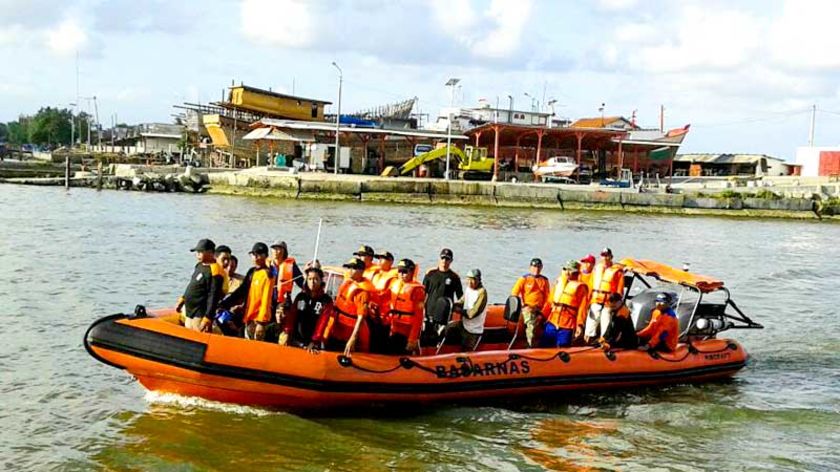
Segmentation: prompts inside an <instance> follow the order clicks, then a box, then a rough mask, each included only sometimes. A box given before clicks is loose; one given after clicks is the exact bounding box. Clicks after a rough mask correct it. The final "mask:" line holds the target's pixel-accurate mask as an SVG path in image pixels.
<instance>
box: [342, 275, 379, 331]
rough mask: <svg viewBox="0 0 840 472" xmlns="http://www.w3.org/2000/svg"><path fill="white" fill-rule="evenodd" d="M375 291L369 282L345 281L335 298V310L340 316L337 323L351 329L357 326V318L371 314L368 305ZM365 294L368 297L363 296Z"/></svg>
mask: <svg viewBox="0 0 840 472" xmlns="http://www.w3.org/2000/svg"><path fill="white" fill-rule="evenodd" d="M375 291H376V289H375V288H374V287H373V285H372V284H371V283H370V281H369V280H362V281H360V282H356V281H355V280H353V279H347V280H345V281H344V283H342V284H341V287H339V289H338V294H337V295H336V297H335V308H336V311H337V312H338V315H339V316H338V317H337V322H338V323H340V324H344V325H349V326H351V327H352V326H355V325H356V318H357V317H363V316H367V315H368V314H369V313H368V305H367V304H368V302H369V300H370V294H372V293H374V292H375ZM364 293H367V294H368V296H367V297H364V296H362V295H363V294H364Z"/></svg>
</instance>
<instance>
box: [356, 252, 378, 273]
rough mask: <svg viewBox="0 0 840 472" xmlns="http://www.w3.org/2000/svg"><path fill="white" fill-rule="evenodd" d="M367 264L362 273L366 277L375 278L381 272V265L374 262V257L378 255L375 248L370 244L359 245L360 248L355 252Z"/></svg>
mask: <svg viewBox="0 0 840 472" xmlns="http://www.w3.org/2000/svg"><path fill="white" fill-rule="evenodd" d="M353 255H354V256H356V257H358V258H359V259H361V260H362V262H364V264H365V270H364V272H363V273H362V275H363V276H364V278H366V279H368V280H373V277H374V276H375V275H376V273H377V272H379V266H378V265H376V264H374V263H373V258H374V256H376V253H375V252H374V250H373V248H372V247H370V246H359V249H358V250H357V251H356V252H354V253H353Z"/></svg>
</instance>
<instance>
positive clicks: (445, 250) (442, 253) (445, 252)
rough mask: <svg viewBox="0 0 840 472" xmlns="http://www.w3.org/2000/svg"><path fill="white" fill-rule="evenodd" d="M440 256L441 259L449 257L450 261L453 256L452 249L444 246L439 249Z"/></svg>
mask: <svg viewBox="0 0 840 472" xmlns="http://www.w3.org/2000/svg"><path fill="white" fill-rule="evenodd" d="M440 258H441V259H444V258H446V259H449V260H450V261H451V260H452V259H453V257H452V249H449V248H447V247H445V248H443V249H441V250H440Z"/></svg>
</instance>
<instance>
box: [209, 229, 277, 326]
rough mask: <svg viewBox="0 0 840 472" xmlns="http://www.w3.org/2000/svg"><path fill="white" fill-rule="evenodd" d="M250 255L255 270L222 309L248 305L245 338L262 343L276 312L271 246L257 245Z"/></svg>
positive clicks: (244, 311) (221, 305)
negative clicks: (269, 265)
mask: <svg viewBox="0 0 840 472" xmlns="http://www.w3.org/2000/svg"><path fill="white" fill-rule="evenodd" d="M249 254H251V258H252V259H253V261H254V266H253V267H251V268H250V269H249V270H248V272H247V273H246V274H245V278H244V279H243V280H242V284H241V285H239V287H237V289H236V290H234V291H233V292H232V293H230V294H229V295H228V296H227V297H225V298H224V299H223V300H222V302H221V303H220V304H219V307H220V308H221V309H225V310H230V309H231V308H233V307H235V306H237V305H242V304H244V309H243V310H242V324H243V325H244V326H245V336H246V337H247V338H250V339H256V340H258V341H262V340H264V339H265V331H266V326H268V324H269V323H271V321H272V319H271V318H272V313H273V312H274V310H273V308H274V296H273V294H274V284H275V280H274V277H273V276H272V272H271V268H270V267H268V264H267V260H268V246H266V245H265V243H255V244H254V246H253V248H251V252H250V253H249Z"/></svg>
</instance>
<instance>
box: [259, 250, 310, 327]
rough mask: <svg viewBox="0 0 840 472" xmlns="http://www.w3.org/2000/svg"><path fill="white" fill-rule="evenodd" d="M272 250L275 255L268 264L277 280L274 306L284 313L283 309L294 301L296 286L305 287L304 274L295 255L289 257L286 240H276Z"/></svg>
mask: <svg viewBox="0 0 840 472" xmlns="http://www.w3.org/2000/svg"><path fill="white" fill-rule="evenodd" d="M271 251H272V252H273V257H272V258H271V260H269V263H268V266H269V267H270V268H271V275H272V276H273V277H274V279H275V280H276V281H277V287H276V290H275V292H274V306H276V307H277V309H278V310H279V311H280V314H281V315H282V312H283V309H284V308H286V307H287V306H288V305H289V304H290V303H291V302H292V299H291V295H292V289H294V286H295V285H297V286H298V288H299V289H301V290H302V289H303V286H304V281H303V274H302V273H301V271H300V267H298V265H297V261H295V259H294V258H293V257H289V246H287V245H286V241H280V240H277V241H274V243H273V244H272V245H271Z"/></svg>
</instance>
